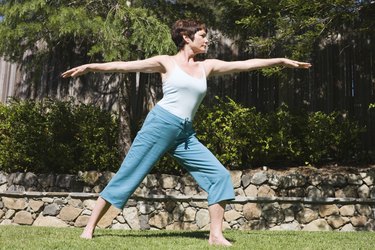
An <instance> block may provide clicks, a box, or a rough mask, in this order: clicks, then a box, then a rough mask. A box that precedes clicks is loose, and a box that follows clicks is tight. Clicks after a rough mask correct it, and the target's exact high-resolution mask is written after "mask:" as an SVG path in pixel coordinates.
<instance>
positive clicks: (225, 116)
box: [0, 99, 363, 174]
mask: <svg viewBox="0 0 375 250" xmlns="http://www.w3.org/2000/svg"><path fill="white" fill-rule="evenodd" d="M118 125H119V123H118V118H117V117H115V116H114V115H111V113H109V112H105V111H102V110H100V109H99V108H97V107H94V106H92V105H84V104H80V105H75V104H74V102H73V100H71V101H68V102H62V101H56V100H44V101H41V102H34V101H19V100H12V101H11V102H10V103H9V104H8V105H4V104H2V105H0V170H4V171H7V172H9V171H13V172H14V171H33V172H55V173H77V172H78V171H85V170H99V171H102V170H109V171H116V170H117V169H118V167H119V166H120V164H121V160H122V157H121V156H120V150H119V145H118V136H119V126H118ZM195 129H196V131H197V135H198V138H199V139H200V140H201V141H202V143H203V144H205V145H206V146H207V147H208V148H209V149H210V150H211V151H212V152H213V153H214V154H215V155H216V157H217V158H218V159H219V160H220V161H221V162H222V163H223V164H224V165H225V166H226V167H227V168H229V169H244V168H249V167H251V166H260V165H276V164H277V165H287V164H307V163H311V164H319V163H324V162H326V161H333V162H345V161H350V160H353V159H356V157H358V156H359V152H360V140H359V135H360V133H361V132H362V131H363V129H362V128H361V127H360V126H359V125H358V124H357V123H356V122H353V121H350V120H349V119H348V117H347V116H346V115H345V114H342V113H339V112H333V113H331V114H325V113H323V112H314V113H306V112H305V113H301V114H295V113H292V112H291V111H290V110H289V108H288V107H287V106H284V105H283V106H281V107H280V108H279V109H278V110H276V111H275V112H272V113H267V114H262V113H259V112H257V111H256V110H255V108H246V107H243V106H242V105H240V104H237V103H235V102H234V101H233V100H231V99H228V100H227V101H226V102H224V101H222V100H219V99H217V104H216V105H214V106H213V107H210V108H208V107H206V106H202V107H201V108H200V110H199V112H198V114H197V117H196V119H195ZM153 172H163V173H174V174H178V173H181V172H184V170H183V169H182V168H181V167H180V166H179V165H178V163H177V162H175V161H174V160H173V159H172V157H170V156H165V157H163V158H162V159H161V160H160V161H159V163H158V164H157V166H156V168H154V170H153Z"/></svg>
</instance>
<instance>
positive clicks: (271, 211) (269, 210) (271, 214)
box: [262, 203, 285, 224]
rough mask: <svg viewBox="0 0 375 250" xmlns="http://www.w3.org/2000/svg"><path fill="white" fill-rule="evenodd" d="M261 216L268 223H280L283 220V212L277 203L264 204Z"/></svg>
mask: <svg viewBox="0 0 375 250" xmlns="http://www.w3.org/2000/svg"><path fill="white" fill-rule="evenodd" d="M262 217H263V218H264V219H265V220H266V221H267V223H268V224H270V223H274V224H280V223H281V222H283V221H284V218H285V217H284V213H283V211H282V210H281V208H280V206H279V205H278V204H277V203H271V204H266V205H265V206H264V207H263V209H262Z"/></svg>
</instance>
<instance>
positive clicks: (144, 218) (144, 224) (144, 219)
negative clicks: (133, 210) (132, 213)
mask: <svg viewBox="0 0 375 250" xmlns="http://www.w3.org/2000/svg"><path fill="white" fill-rule="evenodd" d="M139 226H140V228H141V230H148V229H150V224H148V215H141V216H139Z"/></svg>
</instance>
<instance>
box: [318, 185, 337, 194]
mask: <svg viewBox="0 0 375 250" xmlns="http://www.w3.org/2000/svg"><path fill="white" fill-rule="evenodd" d="M319 188H320V190H321V191H322V196H323V197H335V195H336V194H335V189H334V188H333V186H331V185H329V184H325V185H321V186H320V187H319Z"/></svg>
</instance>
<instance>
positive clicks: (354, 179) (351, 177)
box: [348, 174, 363, 185]
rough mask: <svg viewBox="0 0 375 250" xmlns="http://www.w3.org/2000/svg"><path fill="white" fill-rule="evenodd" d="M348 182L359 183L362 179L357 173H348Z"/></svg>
mask: <svg viewBox="0 0 375 250" xmlns="http://www.w3.org/2000/svg"><path fill="white" fill-rule="evenodd" d="M348 183H349V184H351V185H361V184H362V183H363V181H362V178H361V176H360V175H358V174H348Z"/></svg>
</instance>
